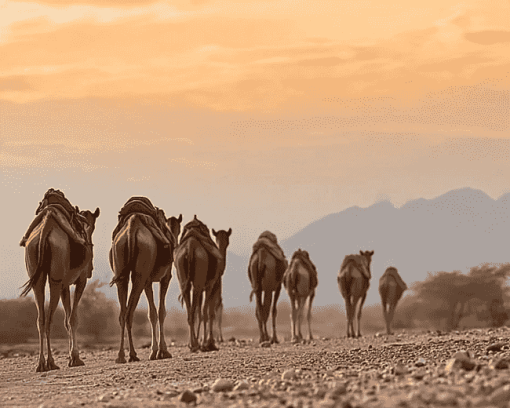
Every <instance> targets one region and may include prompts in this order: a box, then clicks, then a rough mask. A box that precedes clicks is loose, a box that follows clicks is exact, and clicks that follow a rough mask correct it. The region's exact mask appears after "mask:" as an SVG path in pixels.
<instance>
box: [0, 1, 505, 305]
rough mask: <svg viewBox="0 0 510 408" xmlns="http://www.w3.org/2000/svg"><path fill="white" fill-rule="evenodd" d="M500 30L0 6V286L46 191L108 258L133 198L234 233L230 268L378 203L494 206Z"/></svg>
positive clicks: (259, 8)
mask: <svg viewBox="0 0 510 408" xmlns="http://www.w3.org/2000/svg"><path fill="white" fill-rule="evenodd" d="M509 21H510V1H508V0H505V1H492V2H490V3H487V2H482V1H463V2H458V1H449V0H442V1H435V2H433V1H427V2H425V1H420V2H410V1H401V0H399V1H394V0H392V1H389V0H384V1H383V0H374V1H370V0H366V1H363V0H356V1H338V0H331V1H325V0H316V1H314V2H305V1H290V0H256V1H255V0H254V1H247V0H238V1H235V0H218V1H216V0H210V1H209V0H195V1H193V0H178V1H168V2H166V1H161V2H158V1H145V0H140V1H136V0H126V1H121V2H120V1H119V2H116V1H103V0H101V1H100V0H83V1H65V0H48V1H34V2H25V1H5V0H0V135H1V138H0V167H1V168H2V179H1V184H0V191H1V193H0V194H1V195H4V196H10V197H14V198H15V199H14V200H12V202H11V203H9V204H6V205H8V206H9V207H8V209H9V210H12V211H13V212H14V213H16V214H17V215H16V216H15V217H13V216H10V217H9V219H8V220H7V221H6V224H7V226H8V233H6V234H4V235H3V237H2V241H1V245H2V248H3V249H2V251H3V253H4V255H5V253H7V252H8V251H14V252H13V253H15V254H16V255H12V256H10V257H9V256H7V258H9V259H11V261H9V262H11V263H10V264H9V263H7V264H6V263H4V265H3V266H2V268H1V269H0V274H3V273H7V268H11V269H12V267H15V268H18V269H19V268H23V254H22V251H21V250H19V248H17V247H16V246H17V243H18V242H19V238H20V237H21V235H22V234H23V233H24V231H25V229H26V227H27V225H28V223H29V222H30V220H31V219H32V216H33V212H34V210H35V207H36V205H37V203H38V201H39V200H40V198H41V196H42V194H44V191H46V189H47V188H49V187H55V188H61V189H62V190H63V191H64V192H65V193H66V195H67V196H68V197H69V198H70V199H71V201H72V202H73V203H74V204H78V205H80V207H82V208H95V207H96V206H100V207H101V208H102V209H103V208H104V209H106V210H107V211H106V212H104V211H103V212H102V216H101V218H100V219H99V221H98V222H100V223H103V224H102V225H103V227H101V228H103V229H101V228H100V229H99V230H98V232H97V233H96V238H95V239H97V240H98V242H99V243H100V245H102V246H103V247H104V248H103V250H107V249H106V248H107V247H108V245H109V240H108V239H109V238H108V237H109V235H110V234H111V230H112V229H113V227H114V226H115V221H116V212H117V211H118V209H119V208H120V206H122V204H123V203H124V202H125V201H126V200H127V198H129V196H131V195H136V194H146V195H148V196H149V198H151V199H152V200H153V201H154V203H155V205H158V206H160V207H162V208H164V209H165V210H166V211H167V214H174V215H178V214H179V213H183V216H184V220H185V221H186V220H189V219H191V218H192V217H193V214H194V213H196V214H198V215H199V218H200V216H201V217H202V219H203V220H204V221H205V222H206V223H207V224H208V225H209V226H210V227H211V228H215V229H228V228H229V227H232V228H233V230H234V232H235V233H234V235H233V236H232V239H231V249H232V250H233V251H235V252H237V253H245V252H247V251H249V249H250V246H251V244H252V243H253V241H254V240H255V239H256V237H257V236H258V235H259V234H260V232H261V231H262V230H264V229H271V230H273V231H274V232H275V233H277V235H278V236H279V238H281V239H283V238H286V237H288V236H290V235H292V234H293V233H295V232H297V231H298V230H299V229H301V228H303V227H304V226H306V225H307V224H308V223H310V222H311V221H313V220H316V219H318V218H321V217H323V216H325V215H327V214H329V213H332V212H338V211H341V210H343V209H345V208H347V207H349V206H353V205H359V206H368V205H371V204H373V203H374V202H375V201H377V200H380V199H389V200H391V201H392V202H393V203H394V204H395V205H402V204H403V203H405V202H406V201H408V200H410V199H416V198H419V197H424V198H432V197H435V196H438V195H440V194H443V193H444V192H446V191H448V190H450V189H453V188H462V187H473V188H479V189H482V190H484V191H485V192H486V193H488V194H489V195H491V196H492V197H494V198H497V197H498V196H499V195H501V194H503V193H505V192H508V191H509V190H510V160H509V159H510V142H509V137H510V30H509V24H508V22H509ZM6 251H7V252H6ZM9 253H10V252H9ZM3 259H6V257H5V256H3ZM4 268H6V269H5V270H4ZM24 278H25V276H23V277H22V278H21V281H22V280H23V279H24ZM21 283H23V282H20V284H21ZM13 287H14V284H13ZM13 290H14V289H13ZM1 295H2V293H0V297H1Z"/></svg>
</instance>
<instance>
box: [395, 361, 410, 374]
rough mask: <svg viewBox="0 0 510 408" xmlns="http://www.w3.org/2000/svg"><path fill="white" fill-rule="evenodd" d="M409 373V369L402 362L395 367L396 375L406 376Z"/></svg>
mask: <svg viewBox="0 0 510 408" xmlns="http://www.w3.org/2000/svg"><path fill="white" fill-rule="evenodd" d="M408 372H409V370H408V368H407V367H406V366H405V365H404V364H402V363H401V362H398V363H397V365H396V366H395V375H404V374H407V373H408Z"/></svg>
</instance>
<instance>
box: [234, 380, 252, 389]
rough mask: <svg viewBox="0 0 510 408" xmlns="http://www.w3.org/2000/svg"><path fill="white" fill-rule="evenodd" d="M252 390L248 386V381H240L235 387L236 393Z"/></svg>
mask: <svg viewBox="0 0 510 408" xmlns="http://www.w3.org/2000/svg"><path fill="white" fill-rule="evenodd" d="M248 388H250V384H248V383H247V382H246V381H240V382H239V383H238V384H237V385H236V386H235V387H234V391H243V390H247V389H248Z"/></svg>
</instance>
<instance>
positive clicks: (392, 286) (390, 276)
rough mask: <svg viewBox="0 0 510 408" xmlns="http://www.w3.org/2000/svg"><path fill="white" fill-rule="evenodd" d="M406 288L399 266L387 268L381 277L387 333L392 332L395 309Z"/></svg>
mask: <svg viewBox="0 0 510 408" xmlns="http://www.w3.org/2000/svg"><path fill="white" fill-rule="evenodd" d="M406 289H407V285H406V283H405V282H404V281H403V280H402V278H401V277H400V275H399V273H398V271H397V268H395V267H393V266H390V267H388V268H386V270H385V271H384V273H383V275H382V276H381V278H380V279H379V294H380V295H381V303H382V309H383V315H384V320H385V322H386V333H388V334H392V331H391V323H392V322H393V316H394V315H395V309H396V307H397V303H398V301H399V300H400V298H401V297H402V294H403V293H404V291H405V290H406Z"/></svg>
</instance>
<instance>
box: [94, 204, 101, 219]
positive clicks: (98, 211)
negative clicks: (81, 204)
mask: <svg viewBox="0 0 510 408" xmlns="http://www.w3.org/2000/svg"><path fill="white" fill-rule="evenodd" d="M100 212H101V211H100V210H99V207H97V208H96V211H94V217H96V218H97V217H99V214H100Z"/></svg>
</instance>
